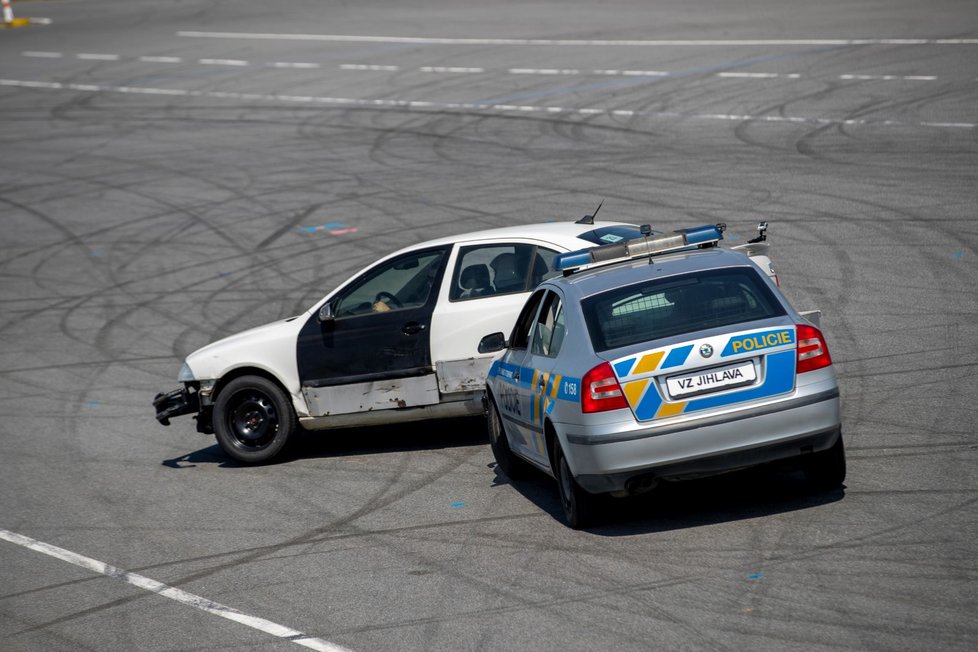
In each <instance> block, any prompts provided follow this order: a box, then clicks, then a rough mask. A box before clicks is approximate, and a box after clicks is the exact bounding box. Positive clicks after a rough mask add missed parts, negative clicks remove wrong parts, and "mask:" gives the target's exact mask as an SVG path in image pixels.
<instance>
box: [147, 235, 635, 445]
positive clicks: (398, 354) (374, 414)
mask: <svg viewBox="0 0 978 652" xmlns="http://www.w3.org/2000/svg"><path fill="white" fill-rule="evenodd" d="M638 234H639V229H638V227H636V226H632V225H629V224H623V223H619V222H595V221H594V219H593V216H587V217H585V218H583V219H582V220H580V221H578V222H575V223H570V222H564V223H556V222H554V223H545V224H535V225H524V226H514V227H507V228H499V229H492V230H487V231H479V232H475V233H468V234H464V235H459V236H451V237H445V238H440V239H437V240H431V241H428V242H423V243H420V244H416V245H413V246H410V247H406V248H404V249H401V250H399V251H396V252H394V253H392V254H390V255H388V256H386V257H384V258H382V259H381V260H379V261H377V262H376V263H374V264H373V265H370V266H369V267H367V268H366V269H364V270H362V271H360V272H358V273H357V274H355V275H354V276H352V277H351V278H349V279H348V280H347V281H346V282H345V283H342V284H341V285H340V286H339V287H338V288H337V289H336V290H334V291H333V292H331V293H329V294H327V295H326V296H325V297H323V298H322V299H321V300H320V301H319V302H317V303H316V304H314V305H313V306H311V307H310V308H309V309H308V310H307V311H306V312H304V313H302V314H301V315H298V316H295V317H290V318H288V319H283V320H280V321H277V322H274V323H271V324H267V325H264V326H260V327H258V328H253V329H251V330H248V331H245V332H243V333H239V334H237V335H233V336H231V337H228V338H225V339H222V340H220V341H217V342H214V343H213V344H210V345H208V346H205V347H203V348H201V349H199V350H197V351H195V352H193V353H191V354H190V355H189V356H187V358H186V361H185V362H184V364H183V367H182V368H181V370H180V373H179V376H178V378H177V380H178V381H180V382H181V383H182V384H183V386H182V387H181V388H179V389H176V390H173V391H171V392H168V393H162V394H158V395H157V396H156V398H155V399H154V401H153V404H154V406H155V408H156V418H157V420H158V421H159V422H160V423H161V424H163V425H169V423H170V419H171V418H172V417H175V416H179V415H183V414H195V415H196V416H195V418H196V421H197V430H198V431H200V432H203V433H214V434H215V435H216V436H217V440H218V442H219V443H220V445H221V447H222V448H223V449H224V451H225V452H226V453H227V454H228V455H230V456H231V457H232V458H234V459H235V460H237V461H239V462H242V463H249V464H257V463H263V462H267V461H269V460H271V459H272V458H274V457H275V456H276V455H277V454H278V453H279V452H281V451H282V449H283V448H284V447H285V446H286V444H287V443H288V442H289V440H290V439H291V438H292V435H293V433H294V432H295V431H296V430H297V428H299V427H302V428H305V429H309V430H322V429H329V428H343V427H350V426H361V425H371V424H388V423H397V422H404V421H413V420H421V419H429V418H440V417H454V416H465V415H477V414H481V413H482V412H483V404H482V396H483V391H484V387H485V377H486V373H487V372H488V370H489V366H490V365H491V364H492V361H493V359H494V358H495V357H497V356H496V354H493V353H480V352H479V350H478V346H479V340H480V338H481V336H482V335H484V334H485V333H488V332H493V331H508V330H509V329H510V328H512V326H513V323H514V322H515V320H516V315H517V313H518V312H519V310H520V308H521V307H522V305H523V303H524V302H525V301H526V298H527V296H528V295H529V293H530V291H531V290H533V288H535V287H536V286H537V285H538V284H539V283H540V282H541V281H542V280H543V279H544V278H547V277H548V276H550V275H552V274H553V273H554V271H553V270H554V266H553V263H554V259H555V258H556V257H557V256H558V255H559V254H561V253H565V252H568V251H573V250H578V249H581V248H582V247H591V246H598V245H603V244H610V243H615V242H619V241H623V240H627V239H630V238H634V237H636V236H637V235H638Z"/></svg>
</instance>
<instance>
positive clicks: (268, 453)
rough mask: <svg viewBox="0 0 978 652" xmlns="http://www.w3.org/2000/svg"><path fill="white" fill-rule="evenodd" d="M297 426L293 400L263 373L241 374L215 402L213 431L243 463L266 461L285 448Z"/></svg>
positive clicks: (223, 445) (229, 451) (225, 448)
mask: <svg viewBox="0 0 978 652" xmlns="http://www.w3.org/2000/svg"><path fill="white" fill-rule="evenodd" d="M296 429H297V422H296V417H295V410H294V409H293V408H292V401H290V400H289V397H288V396H286V395H285V392H283V391H282V389H281V388H280V387H279V386H278V385H276V384H275V383H273V382H272V381H270V380H268V379H266V378H262V377H261V376H241V377H240V378H235V379H234V380H232V381H231V382H230V383H228V384H227V386H226V387H224V388H223V389H222V390H221V391H220V393H219V394H218V396H217V400H216V401H215V402H214V433H215V434H216V435H217V441H218V443H219V444H220V445H221V448H223V449H224V452H225V453H227V454H228V455H230V456H231V457H233V458H234V459H235V460H237V461H239V462H243V463H244V464H263V463H265V462H268V461H270V460H271V459H272V458H274V457H275V456H276V455H278V454H279V453H280V452H282V449H284V448H285V446H286V444H288V442H289V440H290V439H291V437H292V435H293V433H294V432H295V431H296Z"/></svg>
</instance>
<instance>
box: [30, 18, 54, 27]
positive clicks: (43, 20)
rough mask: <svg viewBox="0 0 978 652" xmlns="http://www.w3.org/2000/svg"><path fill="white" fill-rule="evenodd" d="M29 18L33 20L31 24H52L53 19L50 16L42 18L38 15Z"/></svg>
mask: <svg viewBox="0 0 978 652" xmlns="http://www.w3.org/2000/svg"><path fill="white" fill-rule="evenodd" d="M27 20H29V21H31V25H50V24H51V19H50V18H40V17H36V18H35V17H32V18H28V19H27Z"/></svg>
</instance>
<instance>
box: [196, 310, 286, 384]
mask: <svg viewBox="0 0 978 652" xmlns="http://www.w3.org/2000/svg"><path fill="white" fill-rule="evenodd" d="M303 323H305V315H300V316H297V317H289V318H288V319H280V320H279V321H275V322H272V323H270V324H264V325H263V326H257V327H255V328H251V329H249V330H246V331H243V332H241V333H236V334H235V335H231V336H229V337H225V338H224V339H220V340H218V341H216V342H212V343H210V344H208V345H207V346H204V347H202V348H200V349H197V350H196V351H194V352H193V353H191V354H190V355H188V356H187V360H186V363H187V365H189V367H190V370H191V372H193V375H194V378H195V379H196V380H210V379H215V378H220V377H222V376H223V375H224V374H225V373H227V372H228V371H230V370H232V369H235V368H238V367H257V368H259V369H264V370H266V371H269V372H271V373H273V374H274V375H276V376H280V374H282V371H283V368H284V369H287V370H288V369H291V370H294V369H295V366H296V361H295V354H296V338H297V337H298V334H299V330H300V329H301V328H302V325H303ZM286 376H287V377H280V379H281V380H282V381H283V382H284V383H286V384H291V383H289V382H288V381H289V380H291V378H289V377H288V376H291V377H294V376H295V373H294V371H293V373H291V374H289V373H287V372H286Z"/></svg>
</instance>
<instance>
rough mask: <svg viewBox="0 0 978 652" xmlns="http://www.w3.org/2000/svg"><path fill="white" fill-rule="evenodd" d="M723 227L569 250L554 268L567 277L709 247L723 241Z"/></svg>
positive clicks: (724, 227)
mask: <svg viewBox="0 0 978 652" xmlns="http://www.w3.org/2000/svg"><path fill="white" fill-rule="evenodd" d="M726 228H727V225H726V224H722V223H721V224H705V225H703V226H697V227H694V228H692V229H679V230H678V231H675V232H674V233H675V234H676V235H666V236H659V237H657V238H649V237H644V238H634V239H632V240H628V241H627V242H620V243H617V244H609V245H603V246H601V247H593V248H591V249H581V250H580V251H571V252H568V253H566V254H560V255H559V256H557V258H556V260H555V261H554V267H555V268H556V269H558V270H560V271H562V272H564V274H569V273H571V272H573V271H574V270H576V269H580V268H582V267H586V266H588V265H594V264H597V263H602V264H607V263H614V262H619V261H623V260H629V259H631V258H639V257H642V256H654V255H655V254H661V253H666V252H668V251H678V250H680V249H685V248H687V247H692V246H700V247H706V246H711V245H715V244H716V243H717V242H719V241H720V240H723V231H724V229H726Z"/></svg>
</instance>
